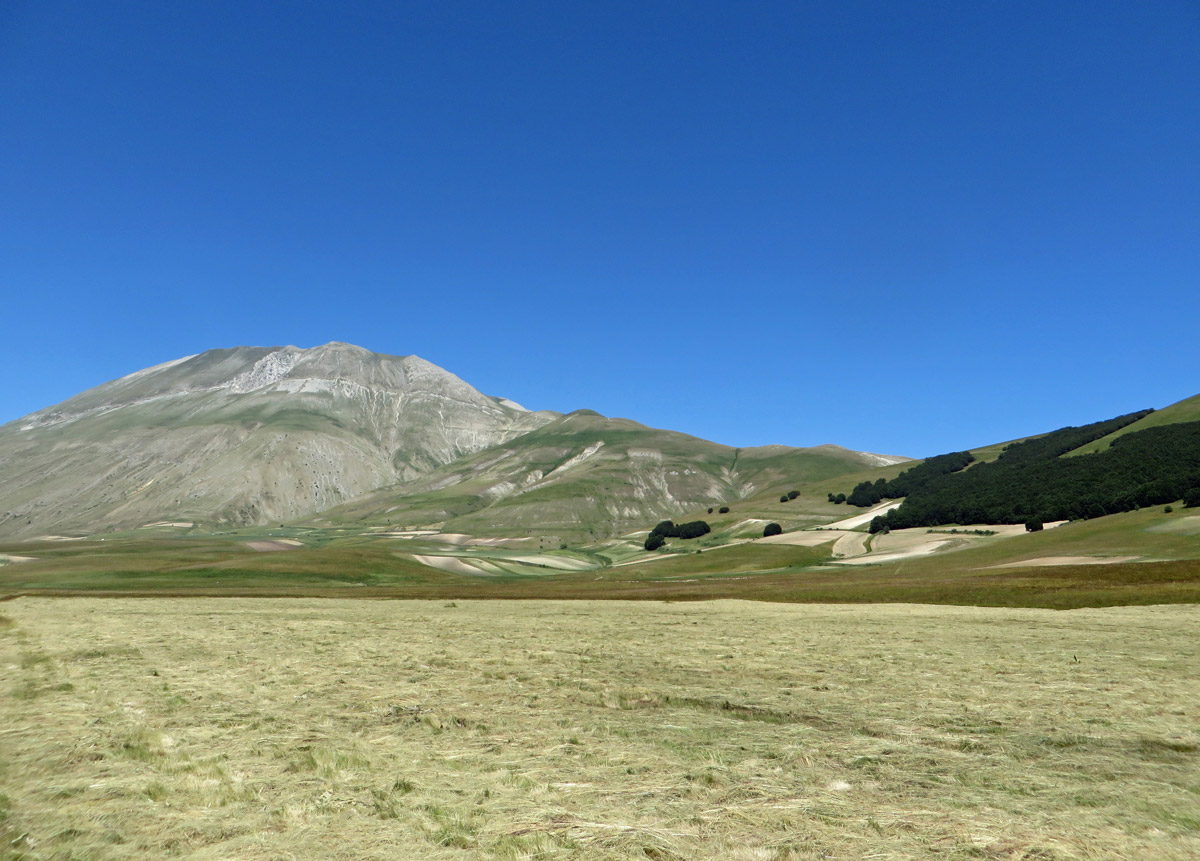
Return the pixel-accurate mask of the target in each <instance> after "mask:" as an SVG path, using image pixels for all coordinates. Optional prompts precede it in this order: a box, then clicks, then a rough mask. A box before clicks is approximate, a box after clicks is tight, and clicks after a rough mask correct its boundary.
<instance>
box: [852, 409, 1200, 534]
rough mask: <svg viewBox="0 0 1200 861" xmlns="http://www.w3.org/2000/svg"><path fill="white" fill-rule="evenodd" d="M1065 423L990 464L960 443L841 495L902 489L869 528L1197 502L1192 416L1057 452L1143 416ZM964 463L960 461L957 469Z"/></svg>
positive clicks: (1199, 446) (859, 499)
mask: <svg viewBox="0 0 1200 861" xmlns="http://www.w3.org/2000/svg"><path fill="white" fill-rule="evenodd" d="M1150 412H1152V411H1151V410H1144V411H1141V412H1137V413H1131V414H1129V415H1126V416H1120V417H1118V418H1115V419H1111V420H1109V421H1106V422H1097V423H1096V424H1092V425H1086V426H1084V427H1078V428H1076V427H1069V428H1063V429H1062V430H1058V431H1054V432H1053V433H1049V434H1046V435H1044V436H1040V437H1037V438H1035V439H1031V440H1026V441H1025V442H1019V443H1013V444H1012V445H1010V446H1008V447H1007V448H1006V449H1005V450H1004V452H1003V453H1002V454H1001V455H1000V457H999V458H997V459H996V460H995V461H993V462H991V463H974V464H973V465H971V464H972V462H973V461H974V458H973V457H972V456H971V455H970V453H968V452H955V453H954V454H949V455H942V456H940V457H936V458H930V459H929V460H927V461H926V462H925V463H923V464H920V465H919V466H916V467H913V468H912V469H910V470H907V471H905V472H904V473H901V474H900V475H899V476H897V477H896V478H894V479H892V480H891V481H886V480H881V481H878V482H875V483H870V482H864V483H863V484H860V485H859V486H858V487H856V488H855V489H854V492H853V493H851V495H850V497H848V498H847V500H846V501H847V502H853V503H854V504H857V505H873V504H875V503H876V502H879V501H880V500H882V499H899V498H904V504H903V505H901V506H900V507H899V508H896V509H893V510H892V511H890V512H888V513H887V514H886V515H884V516H881V517H877V518H875V520H874V521H873V522H872V524H871V528H872V531H879V530H881V529H884V528H887V529H902V528H905V527H912V526H942V525H945V524H949V523H960V524H962V523H1028V522H1031V521H1051V520H1084V519H1088V518H1092V517H1101V516H1103V515H1105V514H1115V513H1117V512H1121V511H1131V510H1133V509H1136V508H1143V507H1145V506H1148V505H1160V504H1163V503H1168V502H1174V501H1175V500H1178V499H1183V500H1185V501H1186V502H1189V504H1192V503H1193V502H1196V501H1200V500H1198V499H1197V497H1198V496H1200V422H1187V423H1182V424H1173V425H1164V426H1161V427H1154V428H1147V429H1146V430H1142V431H1137V432H1134V433H1129V434H1125V435H1124V436H1120V437H1117V438H1116V439H1115V440H1113V442H1112V446H1111V448H1109V449H1108V450H1107V451H1104V452H1099V453H1093V454H1083V455H1078V456H1074V457H1062V455H1064V454H1066V453H1067V452H1070V451H1073V450H1075V449H1077V448H1080V447H1081V446H1085V445H1087V444H1088V443H1090V442H1094V441H1095V440H1098V439H1100V438H1101V437H1104V436H1107V435H1108V434H1110V433H1112V432H1113V431H1116V430H1119V429H1120V428H1122V427H1125V426H1126V425H1129V424H1132V423H1133V422H1135V421H1137V420H1138V419H1140V418H1142V417H1144V416H1146V415H1148V414H1149V413H1150ZM968 465H971V466H970V468H969V469H966V468H965V467H967V466H968Z"/></svg>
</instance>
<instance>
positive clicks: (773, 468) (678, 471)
mask: <svg viewBox="0 0 1200 861" xmlns="http://www.w3.org/2000/svg"><path fill="white" fill-rule="evenodd" d="M904 460H907V458H901V457H888V456H884V455H873V454H866V453H863V452H855V451H850V450H848V449H844V448H840V447H838V446H833V445H826V446H819V447H817V448H789V447H787V446H761V447H757V448H733V447H730V446H725V445H720V444H718V443H714V442H710V441H708V440H704V439H699V438H697V437H694V436H689V435H687V434H683V433H678V432H675V431H668V430H660V429H657V428H650V427H646V426H645V425H642V424H638V423H637V422H634V421H630V420H629V419H620V418H606V417H605V416H601V415H599V414H598V413H595V412H592V411H590V410H580V411H578V412H574V413H570V414H569V415H565V416H561V417H559V418H557V419H555V420H554V421H552V422H549V423H547V424H545V425H543V426H542V427H540V428H537V429H536V430H532V431H530V432H528V433H526V434H523V435H521V436H518V437H515V438H513V439H511V440H508V441H507V442H504V443H500V444H498V445H496V446H493V447H491V448H489V449H486V450H484V451H481V452H479V453H477V454H474V455H469V456H467V457H463V458H460V459H459V460H456V461H454V462H453V463H451V464H448V465H446V466H443V467H440V468H438V469H436V470H433V471H431V472H429V473H428V474H426V475H423V476H421V477H419V478H417V479H414V480H412V481H409V482H406V483H404V484H401V485H398V486H396V487H392V488H387V489H385V490H380V491H377V492H375V493H371V494H368V495H366V496H364V497H362V498H360V499H357V500H354V501H352V502H350V503H347V504H345V505H343V506H340V507H338V508H335V509H333V510H331V511H327V512H324V513H323V514H322V515H320V517H319V518H317V519H316V520H315V521H314V523H316V524H321V525H333V524H337V523H341V522H354V523H363V524H374V525H391V526H394V527H400V526H404V527H418V526H422V525H429V524H436V525H437V526H439V527H440V528H443V529H444V530H445V531H448V532H463V533H468V534H471V535H499V536H503V535H512V534H524V533H527V532H538V533H542V534H547V533H549V534H555V535H559V536H562V537H565V538H570V539H573V540H578V539H587V538H589V537H596V538H599V537H605V536H607V535H612V534H619V533H621V532H624V531H627V530H631V529H638V528H644V526H645V524H646V523H647V522H653V521H655V520H658V519H661V518H664V517H674V516H677V515H679V514H681V513H683V512H685V511H689V510H692V509H695V508H697V507H703V506H719V505H721V504H722V503H725V502H733V501H734V500H737V499H741V498H742V497H745V496H748V495H750V494H753V493H756V492H758V491H760V490H761V489H763V488H764V487H767V486H770V485H773V484H778V483H784V484H785V485H787V484H788V483H789V482H790V483H792V484H803V483H806V482H810V481H818V480H821V479H825V478H831V477H833V476H839V475H845V474H847V473H850V472H856V471H859V470H862V469H864V468H868V467H872V466H880V465H885V464H890V463H899V462H902V461H904Z"/></svg>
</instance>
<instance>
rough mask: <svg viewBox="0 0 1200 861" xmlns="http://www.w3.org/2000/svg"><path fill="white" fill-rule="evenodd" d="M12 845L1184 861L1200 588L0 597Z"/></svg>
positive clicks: (1, 720) (1198, 704)
mask: <svg viewBox="0 0 1200 861" xmlns="http://www.w3.org/2000/svg"><path fill="white" fill-rule="evenodd" d="M0 611H2V613H3V616H4V626H3V629H2V630H0V652H2V654H0V693H2V699H0V758H2V762H0V766H2V767H0V792H3V799H0V817H2V820H0V857H2V858H28V859H67V858H74V859H134V858H137V859H159V858H169V857H181V858H194V859H235V858H236V859H255V861H257V859H262V860H263V861H282V859H397V858H398V859H408V858H411V859H421V858H434V859H438V858H446V859H470V858H612V859H619V858H659V859H663V858H675V859H692V858H729V859H775V858H780V859H782V858H846V859H851V858H854V859H858V858H881V859H900V858H920V857H935V858H994V859H1009V858H1038V859H1085V858H1086V859H1135V858H1138V859H1140V858H1162V859H1185V858H1187V859H1190V858H1196V857H1200V754H1198V753H1197V751H1198V749H1200V730H1198V725H1197V722H1196V718H1195V716H1196V714H1198V713H1200V643H1198V641H1197V640H1196V637H1195V631H1196V625H1197V623H1198V622H1200V609H1198V608H1196V607H1195V606H1188V605H1177V606H1170V607H1137V608H1114V609H1104V610H1076V611H1069V612H1054V611H1045V610H1014V609H982V608H967V607H931V606H915V605H886V606H870V605H867V606H853V607H851V606H829V605H771V604H758V603H749V602H738V601H719V602H707V603H686V604H665V603H656V602H637V603H623V602H590V601H567V602H554V601H490V602H471V601H458V602H449V603H447V602H444V601H436V602H430V601H426V602H417V601H341V600H310V599H303V600H283V599H281V600H258V599H203V600H193V599H112V600H105V599H83V598H76V599H45V598H39V599H34V598H23V599H18V600H16V601H11V602H7V603H4V604H3V605H0Z"/></svg>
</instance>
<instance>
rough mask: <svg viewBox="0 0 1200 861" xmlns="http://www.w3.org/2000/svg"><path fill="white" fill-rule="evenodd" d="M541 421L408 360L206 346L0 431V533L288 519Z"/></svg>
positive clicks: (337, 348) (328, 348)
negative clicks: (176, 522) (189, 354)
mask: <svg viewBox="0 0 1200 861" xmlns="http://www.w3.org/2000/svg"><path fill="white" fill-rule="evenodd" d="M557 416H558V414H557V413H552V412H530V411H528V410H526V409H524V408H523V407H521V406H519V405H518V404H515V403H513V402H511V401H507V400H504V399H499V398H493V397H489V396H487V395H484V394H482V393H480V392H478V391H476V390H475V389H474V388H472V387H471V386H469V385H468V384H467V383H465V382H463V381H462V380H461V379H459V378H458V377H456V376H454V375H453V374H451V373H449V372H448V371H445V370H442V369H441V368H439V367H437V366H436V365H433V364H431V363H429V362H427V361H425V360H424V359H421V358H419V357H417V356H403V357H400V356H386V355H380V354H376V353H371V352H369V351H367V350H364V349H362V348H360V347H355V346H352V345H349V344H341V343H331V344H326V345H324V346H321V347H314V348H312V349H298V348H296V347H236V348H233V349H222V350H210V351H208V352H205V353H201V354H199V355H196V356H188V357H185V358H182V359H177V360H175V361H172V362H167V363H165V364H162V365H158V366H156V367H152V368H147V369H146V370H142V371H138V372H136V373H133V374H130V375H128V376H126V377H122V378H121V379H119V380H114V381H113V382H110V383H105V384H104V385H101V386H98V387H96V388H94V389H91V390H89V391H86V392H84V393H82V394H80V395H77V396H76V397H73V398H71V399H69V400H67V401H64V402H63V403H61V404H58V405H56V406H54V407H50V408H48V409H45V410H41V411H39V412H36V413H33V414H32V415H29V416H26V417H25V418H23V419H20V420H18V421H16V422H11V423H9V424H7V425H5V426H3V427H0V535H3V536H12V537H22V536H35V535H39V534H44V533H47V532H53V533H59V532H71V531H78V532H96V531H101V530H105V529H114V528H129V527H136V526H141V525H145V524H147V523H150V522H154V521H162V520H170V521H201V522H203V523H204V524H205V525H207V526H217V525H222V524H228V525H243V524H254V523H269V522H274V521H285V520H291V519H294V518H297V517H301V516H304V515H309V514H312V513H314V512H317V511H321V510H324V509H326V508H329V507H331V506H334V505H337V504H339V503H341V502H344V501H345V500H348V499H351V498H354V497H357V496H359V495H361V494H364V493H367V492H369V491H372V490H375V489H377V488H379V487H383V486H386V485H391V484H393V483H396V482H399V481H404V480H410V479H412V478H415V477H417V476H419V475H422V474H424V473H427V472H429V471H431V470H433V469H436V468H437V467H439V466H442V465H444V464H447V463H451V462H453V461H455V460H457V459H459V458H461V457H463V456H464V455H470V454H473V453H475V452H478V451H481V450H483V449H485V448H488V447H490V446H493V445H495V444H497V443H500V442H504V441H505V440H508V439H512V438H513V437H516V436H519V435H521V434H523V433H526V432H528V431H530V430H533V429H536V428H538V427H540V426H542V425H544V424H547V423H548V422H551V421H553V420H554V419H555V418H557Z"/></svg>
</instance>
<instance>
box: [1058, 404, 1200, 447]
mask: <svg viewBox="0 0 1200 861" xmlns="http://www.w3.org/2000/svg"><path fill="white" fill-rule="evenodd" d="M1196 421H1200V395H1194V396H1192V397H1190V398H1185V399H1184V400H1182V401H1178V402H1176V403H1173V404H1171V405H1170V406H1169V407H1163V408H1162V409H1161V410H1155V411H1154V412H1152V413H1150V415H1148V416H1146V417H1145V418H1143V419H1139V420H1138V421H1136V422H1134V423H1133V424H1131V425H1126V426H1125V427H1123V428H1121V429H1120V430H1117V431H1115V432H1113V433H1111V434H1108V435H1107V436H1104V437H1101V438H1100V439H1098V440H1096V441H1094V442H1092V443H1089V444H1087V445H1082V446H1080V447H1079V448H1077V449H1075V450H1074V451H1072V452H1069V453H1068V454H1067V457H1073V456H1075V455H1080V454H1094V453H1096V452H1102V451H1107V450H1108V448H1109V446H1111V445H1112V442H1113V440H1115V439H1117V438H1118V437H1122V436H1125V435H1126V434H1131V433H1137V432H1138V431H1143V430H1146V429H1147V428H1154V427H1163V426H1165V425H1173V424H1182V423H1184V422H1196Z"/></svg>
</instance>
